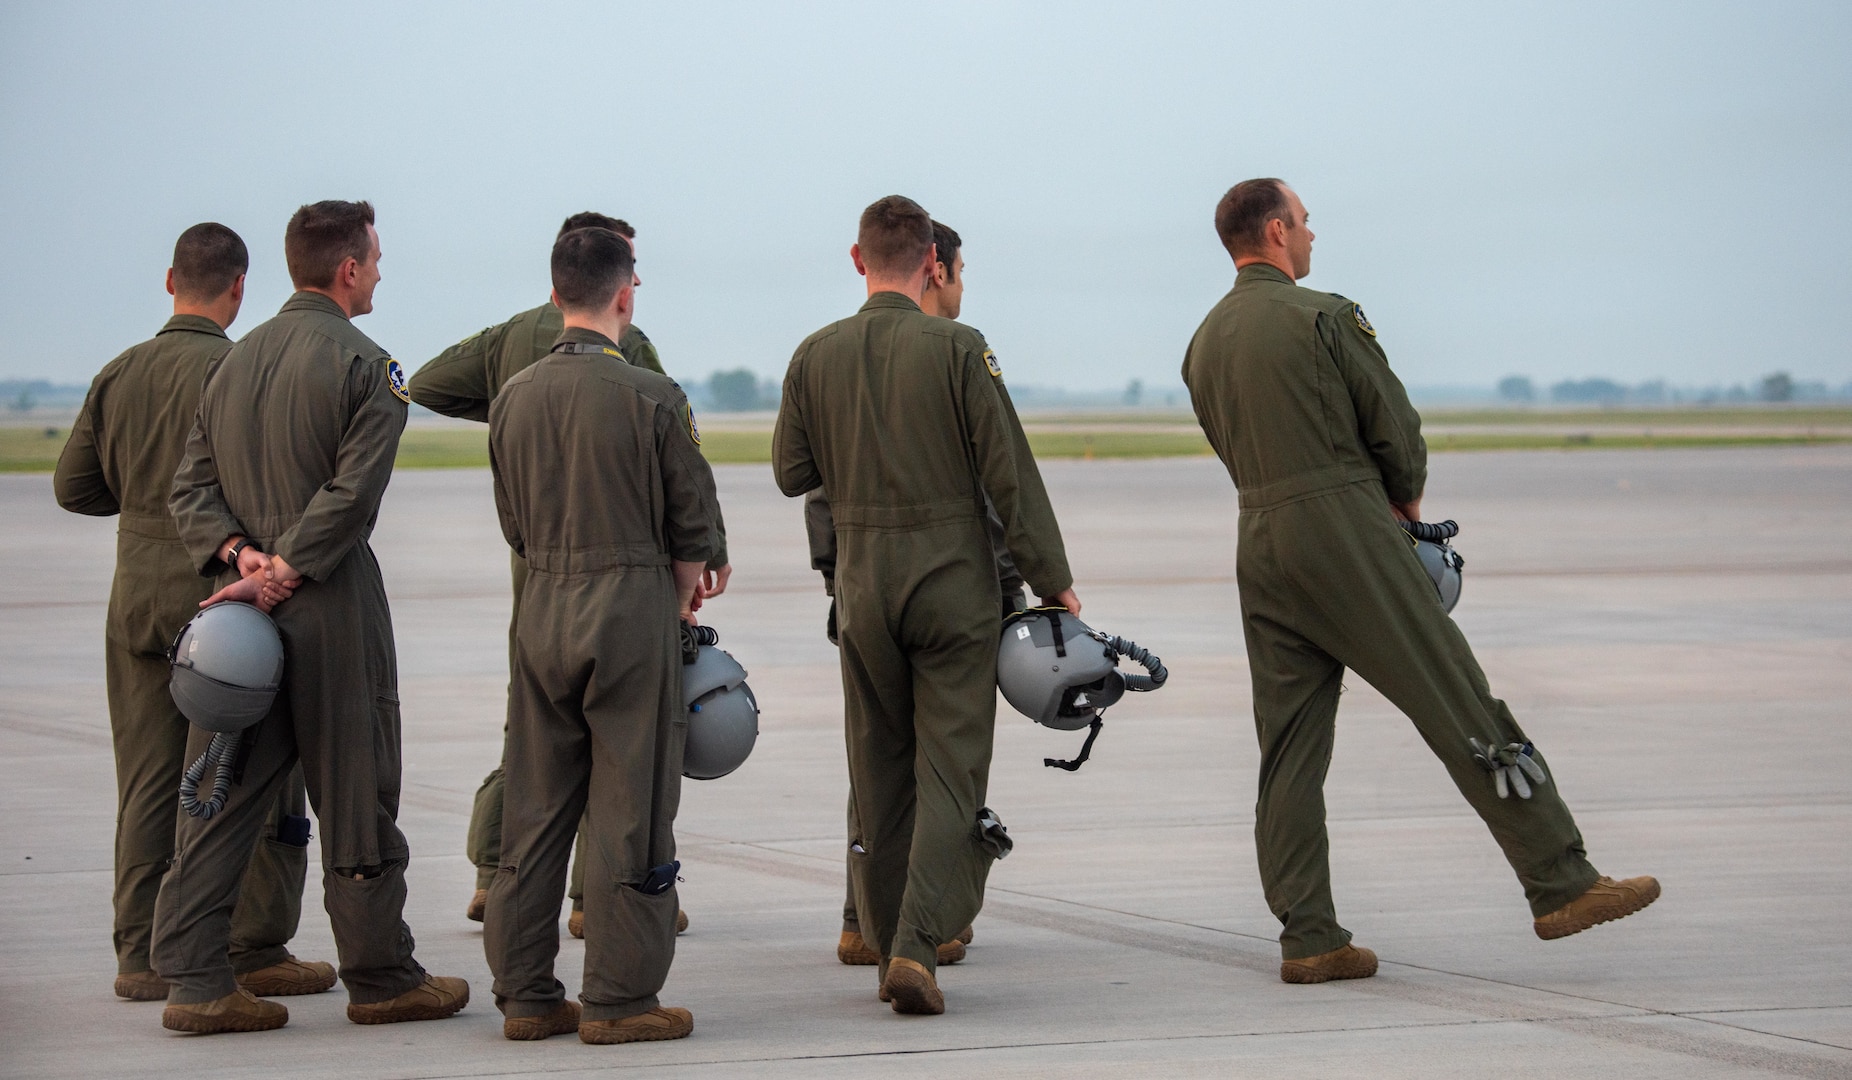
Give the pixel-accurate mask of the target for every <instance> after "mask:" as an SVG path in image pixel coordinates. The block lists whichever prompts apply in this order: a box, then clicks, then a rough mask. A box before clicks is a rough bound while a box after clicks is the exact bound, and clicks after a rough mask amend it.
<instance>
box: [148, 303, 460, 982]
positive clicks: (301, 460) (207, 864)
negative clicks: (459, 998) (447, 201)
mask: <svg viewBox="0 0 1852 1080" xmlns="http://www.w3.org/2000/svg"><path fill="white" fill-rule="evenodd" d="M402 379H403V374H402V372H401V371H400V370H399V368H398V364H397V363H396V362H395V361H392V360H390V359H389V358H388V357H387V356H386V354H385V353H384V352H383V351H382V350H381V349H380V347H379V346H378V345H375V344H374V343H373V342H372V341H371V340H370V339H368V337H367V336H366V335H365V334H363V333H361V332H360V331H359V330H358V329H357V328H356V327H355V326H354V324H353V323H352V322H350V321H348V318H347V316H346V314H345V313H344V312H343V311H342V309H341V307H340V305H338V304H336V303H335V302H334V301H333V300H332V299H330V298H328V297H327V296H324V295H322V294H320V293H314V292H299V293H296V294H295V295H294V296H292V297H290V298H289V300H288V301H287V302H286V303H285V304H284V305H283V308H282V310H281V311H280V312H279V313H278V314H277V316H276V317H275V318H273V319H271V320H270V321H269V322H266V323H264V324H263V325H261V326H259V327H257V328H256V329H255V330H252V331H251V333H250V334H249V335H248V336H246V337H245V338H244V339H243V340H241V341H239V342H238V344H236V345H234V346H232V350H231V352H230V353H229V354H228V355H227V356H226V358H225V360H224V362H223V363H221V364H220V365H219V366H218V368H217V369H216V370H215V371H214V372H213V374H212V378H211V379H209V380H208V381H207V383H206V387H205V390H204V392H203V393H202V394H201V395H200V399H199V416H198V419H197V421H196V422H195V423H194V425H193V430H192V434H191V436H190V437H189V438H188V440H187V447H186V457H185V458H184V460H183V461H182V463H181V465H180V471H179V472H178V473H177V474H176V475H175V477H174V489H173V495H172V497H171V498H170V499H169V501H168V507H169V509H171V510H172V512H173V515H174V521H175V523H176V525H177V526H178V528H179V533H180V539H181V540H182V541H183V542H184V543H185V544H186V548H187V551H188V552H189V553H190V554H191V555H192V557H193V563H194V566H195V567H197V568H198V570H199V572H200V573H201V574H208V575H214V576H216V577H218V579H219V581H220V583H221V584H228V583H230V582H232V581H234V580H236V573H237V572H236V571H235V570H232V569H230V568H228V567H226V566H225V565H224V564H223V563H221V562H220V561H219V559H218V555H217V552H218V549H219V546H220V545H221V544H223V543H224V541H225V539H226V537H228V536H231V535H234V534H240V533H242V534H244V535H246V536H249V537H251V538H252V539H253V540H254V541H255V542H256V543H257V545H258V546H259V547H260V548H261V549H263V550H264V551H267V552H271V553H272V554H275V555H279V556H281V557H282V558H284V559H285V560H287V561H288V563H289V565H290V566H292V567H294V568H295V569H296V570H298V571H300V572H301V573H302V575H303V577H302V582H301V584H300V586H299V587H298V588H297V589H296V592H295V595H294V596H292V597H290V598H289V599H288V600H285V601H284V602H283V603H282V604H280V605H278V607H277V608H276V609H275V610H274V611H273V612H271V618H273V619H275V620H276V624H277V630H278V631H279V632H281V634H282V636H283V647H284V650H285V656H286V662H285V666H284V671H283V688H282V689H281V690H280V691H279V692H278V694H277V700H276V704H275V706H273V707H272V709H271V711H270V714H269V715H268V716H266V717H265V718H264V719H263V720H262V721H261V722H260V723H259V724H258V726H257V727H255V728H253V729H251V731H250V732H247V733H246V735H245V737H246V738H247V739H253V738H254V741H253V742H252V744H251V752H250V758H249V760H248V762H247V763H246V765H245V771H244V779H243V782H242V783H240V784H239V785H237V786H235V787H233V788H232V790H231V797H230V798H229V799H228V800H227V801H226V804H225V808H224V809H223V810H221V811H220V812H219V813H218V814H216V815H214V816H213V817H212V818H210V819H205V820H202V819H199V818H192V817H183V818H182V819H181V822H180V830H179V835H178V836H177V838H176V845H175V846H176V848H177V851H176V853H175V856H174V864H173V867H172V869H170V870H168V872H167V876H166V878H165V879H163V880H162V882H161V893H160V897H159V899H158V900H157V901H156V902H155V909H154V950H153V956H154V969H155V971H157V972H159V973H160V975H161V977H162V978H164V979H166V980H167V981H168V982H169V983H171V984H173V990H172V992H171V993H170V994H169V996H168V1000H169V1001H170V1002H173V1003H176V1004H179V1003H196V1002H204V1001H212V1000H215V999H217V998H220V997H223V996H225V995H226V994H229V993H231V992H232V990H233V989H234V988H235V987H234V984H233V982H232V973H231V969H230V967H229V966H228V965H227V964H226V963H225V925H226V917H227V915H228V914H229V913H230V911H231V909H232V905H233V903H234V902H236V900H237V898H238V873H237V872H236V871H237V870H239V869H240V868H241V866H242V859H243V858H245V857H247V856H248V853H249V852H250V850H251V844H252V842H253V841H254V840H255V839H256V835H257V830H258V829H259V827H260V826H261V824H262V822H263V818H262V817H261V816H260V815H262V814H263V812H264V809H265V808H267V807H268V806H269V804H270V801H271V800H273V799H274V798H275V797H276V792H277V790H278V789H279V788H280V787H281V786H282V785H283V784H284V783H285V782H286V778H287V777H288V776H289V775H290V772H291V769H292V768H293V767H294V766H295V765H296V763H297V761H298V760H300V762H301V764H302V774H303V779H304V780H305V781H306V783H307V786H308V793H309V802H310V803H311V805H313V806H314V808H315V817H316V819H317V821H318V823H319V826H320V829H321V850H322V870H323V873H322V889H323V903H324V906H325V907H326V908H327V911H328V919H329V922H330V923H331V924H332V926H333V929H334V941H335V945H336V947H337V948H338V950H339V952H340V961H341V963H340V976H341V981H342V982H344V983H345V984H346V986H347V994H348V999H349V1000H350V1001H352V1002H355V1003H360V1004H367V1003H372V1002H379V1001H386V1000H389V999H391V998H394V997H397V996H398V995H399V994H402V993H404V992H405V991H407V990H410V989H411V988H412V987H414V986H416V985H418V984H419V983H420V982H421V981H423V979H424V969H423V968H422V967H420V966H419V965H418V962H417V961H416V960H415V959H413V957H412V935H411V931H410V930H409V929H408V928H407V927H406V925H405V921H404V918H403V911H404V906H405V864H406V861H407V860H408V859H409V858H410V856H411V851H410V848H409V846H408V845H407V844H406V842H405V835H404V834H403V833H402V832H400V831H399V826H398V821H397V819H398V814H399V773H400V756H399V687H398V662H397V657H396V654H395V652H394V647H393V640H392V615H391V613H390V612H389V611H388V610H387V606H386V589H385V583H384V582H383V581H381V579H380V573H379V563H378V562H377V561H375V559H374V557H373V549H372V548H371V547H369V546H368V544H367V538H368V536H370V535H371V533H372V531H373V524H374V521H375V520H376V519H377V517H378V514H379V502H380V498H381V497H382V496H383V495H384V494H385V491H386V484H387V482H388V481H389V480H390V479H391V477H392V462H393V457H394V455H395V454H396V453H397V451H398V446H399V434H400V432H401V431H403V430H404V427H405V407H406V402H405V401H404V400H402V399H401V398H400V397H399V395H400V394H401V393H403V390H402ZM253 733H254V735H253ZM205 736H206V733H205V732H201V731H198V730H195V731H194V732H193V736H192V738H191V739H190V740H189V746H188V753H189V754H196V753H199V752H200V751H202V750H204V749H205V746H206V743H207V738H206V737H205Z"/></svg>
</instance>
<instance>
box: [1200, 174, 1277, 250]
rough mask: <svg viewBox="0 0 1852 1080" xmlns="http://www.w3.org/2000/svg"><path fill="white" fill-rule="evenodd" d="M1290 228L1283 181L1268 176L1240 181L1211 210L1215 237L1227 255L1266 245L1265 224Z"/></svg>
mask: <svg viewBox="0 0 1852 1080" xmlns="http://www.w3.org/2000/svg"><path fill="white" fill-rule="evenodd" d="M1276 218H1277V219H1279V220H1281V221H1284V222H1286V227H1287V228H1289V229H1290V228H1292V226H1293V221H1292V206H1291V205H1290V204H1289V203H1288V202H1287V201H1286V181H1284V180H1278V179H1275V178H1274V177H1271V176H1263V177H1260V178H1259V179H1255V180H1243V181H1241V182H1240V183H1239V184H1236V185H1235V186H1234V187H1231V188H1229V189H1228V193H1227V194H1226V195H1223V196H1222V201H1221V202H1219V203H1217V204H1216V207H1215V234H1216V235H1217V236H1219V237H1221V238H1222V246H1223V247H1225V248H1227V249H1228V253H1229V254H1230V255H1248V254H1253V253H1255V252H1258V251H1260V250H1261V249H1262V248H1264V247H1266V245H1267V222H1269V221H1273V220H1275V219H1276Z"/></svg>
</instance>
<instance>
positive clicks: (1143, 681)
mask: <svg viewBox="0 0 1852 1080" xmlns="http://www.w3.org/2000/svg"><path fill="white" fill-rule="evenodd" d="M1101 640H1102V641H1104V642H1105V644H1106V647H1107V648H1109V649H1111V650H1112V651H1113V652H1116V653H1118V654H1119V655H1120V656H1123V657H1125V658H1126V659H1127V660H1130V661H1131V662H1132V663H1134V664H1137V665H1138V666H1139V667H1142V668H1144V669H1145V670H1146V671H1148V672H1150V673H1151V674H1149V675H1121V676H1120V677H1121V678H1123V679H1124V680H1125V688H1126V689H1127V690H1133V691H1137V692H1139V693H1145V692H1147V691H1151V690H1156V689H1157V688H1158V687H1160V686H1163V685H1164V681H1165V680H1166V679H1168V678H1170V672H1169V671H1167V670H1165V668H1164V661H1162V660H1159V659H1158V658H1157V657H1155V656H1152V655H1151V650H1149V649H1145V648H1141V647H1140V646H1139V644H1138V643H1137V642H1136V641H1128V640H1127V639H1125V638H1122V637H1114V636H1111V635H1108V636H1106V637H1104V638H1102V639H1101Z"/></svg>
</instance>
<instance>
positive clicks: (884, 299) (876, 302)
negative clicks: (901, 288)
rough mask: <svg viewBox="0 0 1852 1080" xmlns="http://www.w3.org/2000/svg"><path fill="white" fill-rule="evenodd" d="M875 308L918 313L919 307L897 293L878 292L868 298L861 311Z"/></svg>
mask: <svg viewBox="0 0 1852 1080" xmlns="http://www.w3.org/2000/svg"><path fill="white" fill-rule="evenodd" d="M875 308H899V309H901V310H903V311H918V310H920V306H919V305H918V304H916V303H914V302H913V301H912V300H909V299H908V298H907V297H904V296H902V295H900V294H899V293H897V292H878V293H876V294H874V295H873V296H871V297H869V298H868V302H867V303H866V304H863V305H862V308H861V310H863V311H872V310H874V309H875Z"/></svg>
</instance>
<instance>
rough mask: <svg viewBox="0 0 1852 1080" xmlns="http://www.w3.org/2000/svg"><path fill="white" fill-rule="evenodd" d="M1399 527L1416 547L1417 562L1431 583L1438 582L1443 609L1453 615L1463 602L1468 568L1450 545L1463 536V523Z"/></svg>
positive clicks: (1420, 523) (1403, 523)
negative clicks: (1463, 582) (1464, 572)
mask: <svg viewBox="0 0 1852 1080" xmlns="http://www.w3.org/2000/svg"><path fill="white" fill-rule="evenodd" d="M1397 524H1399V525H1400V526H1401V527H1402V531H1403V532H1404V533H1407V534H1408V540H1409V543H1411V544H1413V545H1414V546H1415V558H1416V559H1417V560H1419V561H1420V563H1421V569H1423V570H1425V571H1427V575H1428V578H1429V580H1431V581H1433V582H1434V591H1435V593H1437V594H1438V595H1439V596H1440V606H1441V607H1442V608H1444V609H1445V610H1446V611H1447V613H1448V614H1449V615H1451V614H1452V613H1453V606H1454V605H1455V604H1457V603H1459V602H1460V580H1461V574H1460V572H1461V571H1462V570H1464V569H1465V568H1466V560H1465V559H1464V558H1461V557H1460V553H1459V552H1457V551H1455V550H1453V545H1452V544H1449V543H1448V541H1449V540H1452V539H1453V538H1454V537H1456V536H1458V535H1460V524H1459V522H1457V521H1453V520H1451V519H1450V520H1447V521H1400V522H1397Z"/></svg>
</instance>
